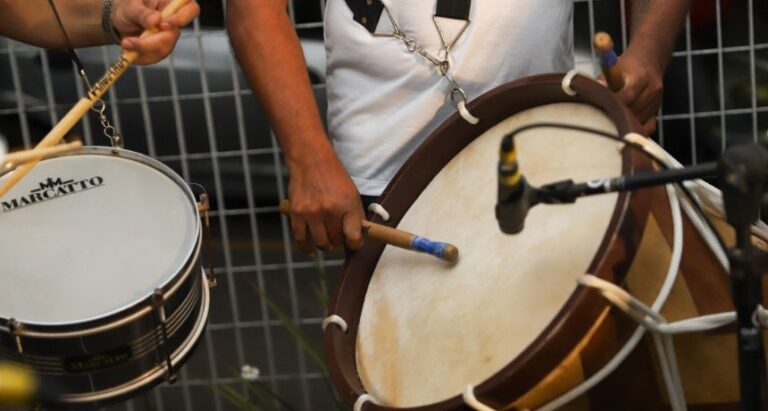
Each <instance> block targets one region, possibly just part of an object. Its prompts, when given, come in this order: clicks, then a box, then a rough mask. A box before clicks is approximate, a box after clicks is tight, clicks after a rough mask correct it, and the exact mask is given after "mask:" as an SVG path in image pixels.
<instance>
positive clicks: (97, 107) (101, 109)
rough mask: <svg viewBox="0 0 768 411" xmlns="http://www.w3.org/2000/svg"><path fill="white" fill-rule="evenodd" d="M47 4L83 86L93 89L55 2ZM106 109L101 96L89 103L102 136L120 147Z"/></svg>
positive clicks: (121, 143)
mask: <svg viewBox="0 0 768 411" xmlns="http://www.w3.org/2000/svg"><path fill="white" fill-rule="evenodd" d="M48 4H49V5H50V6H51V10H52V11H53V15H54V17H56V22H57V23H58V25H59V28H60V29H61V33H62V34H63V35H64V39H65V40H66V42H67V47H68V48H69V55H70V58H71V59H72V62H73V63H75V66H76V67H77V74H79V75H80V78H81V79H82V80H83V82H84V83H85V86H86V87H88V90H91V89H93V86H92V85H91V81H90V80H88V75H87V74H85V67H84V66H83V62H82V61H80V57H78V56H77V52H75V48H74V47H72V42H71V41H70V40H69V36H68V35H67V30H65V29H64V23H63V22H62V21H61V16H60V15H59V11H58V10H57V9H56V4H55V3H54V2H53V0H48ZM106 109H107V105H106V103H104V100H102V99H101V98H99V99H97V100H96V101H94V102H93V105H91V110H93V111H94V112H96V113H97V114H98V116H99V121H100V122H101V127H102V128H103V129H104V136H106V137H107V138H108V139H109V141H110V142H112V147H115V148H122V147H123V139H122V137H121V136H120V133H118V132H117V130H116V129H115V127H114V126H112V124H111V123H110V122H109V119H108V118H107V116H106V114H105V112H106Z"/></svg>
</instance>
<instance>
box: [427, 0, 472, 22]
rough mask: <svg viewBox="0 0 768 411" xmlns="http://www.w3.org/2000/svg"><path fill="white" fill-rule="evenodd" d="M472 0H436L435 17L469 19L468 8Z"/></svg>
mask: <svg viewBox="0 0 768 411" xmlns="http://www.w3.org/2000/svg"><path fill="white" fill-rule="evenodd" d="M471 6H472V0H437V7H436V8H435V17H445V18H448V19H456V20H469V8H470V7H471Z"/></svg>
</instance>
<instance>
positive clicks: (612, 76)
mask: <svg viewBox="0 0 768 411" xmlns="http://www.w3.org/2000/svg"><path fill="white" fill-rule="evenodd" d="M592 43H593V44H594V46H595V51H596V52H597V55H598V56H599V57H600V69H601V70H602V71H603V76H604V77H605V81H606V83H608V88H610V89H611V91H613V92H617V91H619V90H621V89H622V88H623V87H624V74H622V72H621V70H620V69H619V68H618V67H617V66H616V63H618V62H619V57H618V56H617V55H616V52H615V51H613V39H611V36H610V35H609V34H608V33H606V32H603V31H601V32H599V33H596V34H595V38H594V39H593V41H592Z"/></svg>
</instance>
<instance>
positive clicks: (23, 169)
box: [0, 0, 189, 197]
mask: <svg viewBox="0 0 768 411" xmlns="http://www.w3.org/2000/svg"><path fill="white" fill-rule="evenodd" d="M188 1H189V0H172V1H171V2H170V3H169V4H168V5H167V6H165V8H163V10H162V11H161V12H160V15H161V16H162V17H163V18H166V17H168V16H170V15H171V14H173V13H175V12H176V11H178V10H179V9H180V8H181V6H183V5H184V4H186V3H187V2H188ZM157 30H158V29H156V28H152V29H147V30H144V32H143V33H142V34H141V37H146V36H148V35H150V34H152V33H155V32H157ZM137 58H139V53H138V52H135V51H124V52H123V53H122V54H121V55H120V57H119V58H118V59H117V61H115V62H114V63H113V64H112V66H110V67H109V69H108V70H107V72H106V73H104V75H103V76H102V77H101V78H100V79H99V81H97V82H96V83H94V84H93V87H91V88H90V89H89V90H88V91H86V92H85V95H84V96H83V98H81V99H80V100H79V101H78V102H77V103H76V104H75V105H74V106H73V107H72V108H71V109H69V111H68V112H67V114H65V115H64V117H62V118H61V120H59V122H58V123H56V125H55V126H53V128H52V129H51V131H49V132H48V134H46V136H45V137H44V138H43V139H42V140H41V141H40V142H39V143H37V146H35V150H39V149H42V148H46V147H53V146H55V145H56V144H58V143H59V141H61V139H62V138H64V135H65V134H66V133H67V131H69V130H71V129H72V127H74V126H75V125H76V124H77V123H78V122H79V121H80V119H81V118H83V116H84V115H85V114H86V113H88V110H90V109H91V107H93V105H94V104H95V103H96V102H97V101H98V100H99V99H100V98H101V96H102V95H104V93H106V92H107V90H108V89H109V88H110V87H112V85H114V84H115V82H116V81H117V79H118V78H120V76H122V75H123V73H125V71H126V70H128V66H130V65H131V64H133V62H134V61H136V59H137ZM39 162H40V159H32V160H30V161H27V162H26V163H24V164H22V165H20V166H19V167H17V168H16V169H15V170H14V171H13V173H12V174H11V175H10V176H9V177H8V179H7V180H6V181H5V184H3V185H2V186H0V197H2V196H4V195H5V194H6V193H7V192H8V191H9V190H10V189H11V188H12V187H13V186H14V185H16V183H18V182H19V180H21V179H22V178H23V177H24V176H25V175H27V173H29V171H30V170H32V168H33V167H35V166H36V165H37V163H39Z"/></svg>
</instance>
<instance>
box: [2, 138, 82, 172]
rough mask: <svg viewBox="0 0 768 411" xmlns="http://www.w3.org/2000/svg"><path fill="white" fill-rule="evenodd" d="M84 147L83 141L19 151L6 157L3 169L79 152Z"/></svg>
mask: <svg viewBox="0 0 768 411" xmlns="http://www.w3.org/2000/svg"><path fill="white" fill-rule="evenodd" d="M82 147H83V143H82V142H81V141H73V142H71V143H67V144H58V145H55V146H53V147H46V148H33V149H32V150H24V151H17V152H15V153H10V154H8V155H6V156H5V158H3V159H2V160H3V161H2V165H3V167H7V166H11V165H15V164H20V163H25V162H27V161H33V160H34V161H40V160H42V159H44V158H46V157H51V156H55V155H57V154H63V153H69V152H71V151H77V150H79V149H80V148H82Z"/></svg>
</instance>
